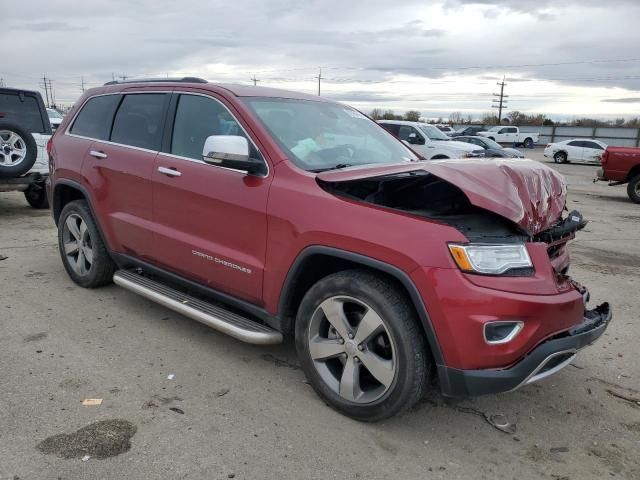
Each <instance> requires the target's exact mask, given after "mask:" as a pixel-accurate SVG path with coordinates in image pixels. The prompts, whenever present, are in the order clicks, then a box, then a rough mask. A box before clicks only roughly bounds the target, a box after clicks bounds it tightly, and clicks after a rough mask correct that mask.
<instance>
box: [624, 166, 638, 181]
mask: <svg viewBox="0 0 640 480" xmlns="http://www.w3.org/2000/svg"><path fill="white" fill-rule="evenodd" d="M637 175H640V163H639V164H638V165H634V166H633V167H632V168H631V170H629V173H628V174H627V182H630V181H631V180H633V179H634V178H636V176H637Z"/></svg>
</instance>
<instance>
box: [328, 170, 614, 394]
mask: <svg viewBox="0 0 640 480" xmlns="http://www.w3.org/2000/svg"><path fill="white" fill-rule="evenodd" d="M317 182H318V184H319V185H320V186H321V187H322V188H323V189H324V190H325V191H327V192H329V193H331V194H333V195H336V196H339V197H342V198H344V199H347V200H349V201H352V202H359V203H364V204H370V205H372V206H375V207H376V208H383V209H387V210H389V211H393V212H397V213H400V214H403V215H410V216H416V217H421V218H424V219H427V220H428V221H430V222H436V223H440V224H445V225H448V226H450V227H454V228H455V229H457V230H458V231H459V232H461V233H462V234H463V235H464V237H465V238H466V239H467V242H463V243H460V242H455V243H453V242H449V243H448V244H445V245H443V247H442V248H443V250H445V251H446V250H447V249H448V250H449V252H448V253H449V254H450V255H451V258H452V259H453V260H454V263H455V265H457V267H458V269H455V267H454V268H453V269H441V270H439V271H437V272H435V271H433V270H431V271H429V272H428V273H425V275H424V276H423V277H422V278H423V280H422V281H423V282H424V283H423V285H425V288H427V287H426V285H427V284H430V282H431V281H432V280H433V279H436V281H435V285H433V284H431V285H432V287H430V288H434V290H435V297H436V298H447V299H448V300H449V301H447V302H445V303H444V304H441V305H440V309H441V315H442V317H441V319H438V318H435V319H434V322H435V323H436V324H437V325H438V328H439V329H440V330H441V331H442V332H444V333H443V336H444V337H447V338H457V340H456V344H455V345H451V346H450V348H451V349H452V350H451V351H450V352H449V353H448V355H449V359H448V361H447V365H439V366H438V369H439V372H440V374H439V377H440V381H441V385H442V389H443V392H444V393H445V394H446V395H452V396H459V395H476V394H482V393H490V392H499V391H507V390H511V389H513V388H517V387H518V386H520V385H525V384H527V383H531V382H533V381H536V380H538V379H541V378H544V377H545V376H548V375H550V374H551V373H554V372H556V371H558V370H559V369H560V368H562V366H565V365H567V364H568V363H569V362H570V361H571V359H572V358H573V355H574V354H575V352H576V351H577V350H578V349H580V348H582V347H583V346H585V345H587V344H588V343H591V342H592V341H594V340H595V339H596V338H598V337H599V336H600V335H601V334H602V333H603V332H604V329H605V328H606V326H607V324H608V322H609V320H610V319H611V310H610V307H609V305H608V304H602V305H600V306H598V307H596V308H595V309H593V310H587V309H586V303H587V301H588V300H589V293H588V291H587V290H586V288H585V287H583V286H581V285H580V284H578V283H577V282H576V281H574V280H573V279H571V278H570V277H569V275H568V272H569V263H570V259H569V252H568V248H567V245H568V243H569V242H570V241H571V240H572V239H574V238H575V235H576V233H577V232H578V231H579V230H581V229H583V228H584V227H585V225H586V224H587V222H586V220H585V219H584V218H583V216H582V215H581V214H580V213H579V212H577V211H572V212H570V213H568V214H566V208H565V205H566V192H567V190H566V184H565V181H564V178H563V177H562V176H561V175H560V174H559V173H557V172H556V171H555V170H552V169H551V168H548V167H546V166H545V165H543V164H540V163H539V162H534V161H531V160H521V159H495V160H473V159H465V160H445V161H430V162H417V163H413V164H403V165H392V166H386V167H371V168H357V169H353V168H352V169H343V170H339V171H330V172H323V173H321V174H319V175H318V176H317ZM563 214H564V215H563ZM425 269H428V267H425ZM456 270H459V271H458V272H456ZM458 298H459V299H460V301H459V302H457V301H451V300H452V299H458ZM470 299H474V300H472V301H471V300H470ZM469 305H473V307H472V308H470V307H469ZM449 319H456V321H455V322H449ZM439 322H442V323H439ZM460 329H462V330H460ZM463 332H464V333H463ZM560 347H562V350H557V348H560Z"/></svg>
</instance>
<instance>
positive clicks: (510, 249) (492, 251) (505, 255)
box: [449, 244, 533, 275]
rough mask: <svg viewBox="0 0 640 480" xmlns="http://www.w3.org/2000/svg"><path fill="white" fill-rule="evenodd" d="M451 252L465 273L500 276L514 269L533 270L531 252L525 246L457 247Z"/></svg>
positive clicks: (452, 248) (452, 247)
mask: <svg viewBox="0 0 640 480" xmlns="http://www.w3.org/2000/svg"><path fill="white" fill-rule="evenodd" d="M449 251H450V252H451V255H452V256H453V259H454V260H455V262H456V264H457V265H458V267H459V268H460V270H462V271H464V272H475V273H485V274H489V275H500V274H502V273H505V272H507V271H509V270H512V269H514V268H531V267H533V264H532V263H531V258H529V252H527V249H526V247H525V246H524V245H523V244H514V245H473V244H470V245H457V244H450V245H449Z"/></svg>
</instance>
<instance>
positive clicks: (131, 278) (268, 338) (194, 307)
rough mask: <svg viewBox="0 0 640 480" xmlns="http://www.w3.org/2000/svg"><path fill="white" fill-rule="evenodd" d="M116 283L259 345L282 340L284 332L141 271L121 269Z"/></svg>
mask: <svg viewBox="0 0 640 480" xmlns="http://www.w3.org/2000/svg"><path fill="white" fill-rule="evenodd" d="M113 282H114V283H115V284H116V285H119V286H121V287H122V288H126V289H127V290H130V291H132V292H134V293H137V294H138V295H141V296H143V297H145V298H147V299H149V300H151V301H153V302H156V303H158V304H160V305H162V306H164V307H167V308H169V309H171V310H173V311H175V312H178V313H180V314H182V315H184V316H185V317H189V318H191V319H193V320H197V321H198V322H201V323H204V324H205V325H207V326H209V327H211V328H214V329H216V330H219V331H220V332H222V333H226V334H227V335H229V336H231V337H233V338H236V339H238V340H241V341H243V342H247V343H254V344H260V345H267V344H275V343H282V334H281V333H280V332H278V331H276V330H274V329H272V328H270V327H267V326H266V325H263V324H261V323H258V322H256V321H253V320H251V319H249V318H246V317H243V316H242V315H238V314H237V313H234V312H230V311H228V310H226V309H224V308H222V307H220V306H217V305H213V304H211V303H208V302H205V301H202V300H200V299H197V298H195V297H192V296H190V295H187V294H185V293H182V292H180V291H178V290H175V289H173V288H171V287H169V286H167V285H164V284H162V283H160V282H157V281H155V280H151V279H150V278H147V277H145V276H143V275H139V274H138V273H135V272H132V271H129V270H118V271H117V272H116V273H115V274H114V275H113Z"/></svg>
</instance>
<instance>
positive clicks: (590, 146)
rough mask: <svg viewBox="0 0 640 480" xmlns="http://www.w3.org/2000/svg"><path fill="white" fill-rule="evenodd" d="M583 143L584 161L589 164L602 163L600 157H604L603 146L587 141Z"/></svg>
mask: <svg viewBox="0 0 640 480" xmlns="http://www.w3.org/2000/svg"><path fill="white" fill-rule="evenodd" d="M583 143H584V147H583V148H584V150H583V152H582V158H583V160H584V161H585V162H588V163H600V157H602V154H603V153H604V148H603V147H602V145H600V144H598V143H596V142H593V141H591V140H585V141H584V142H583Z"/></svg>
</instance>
